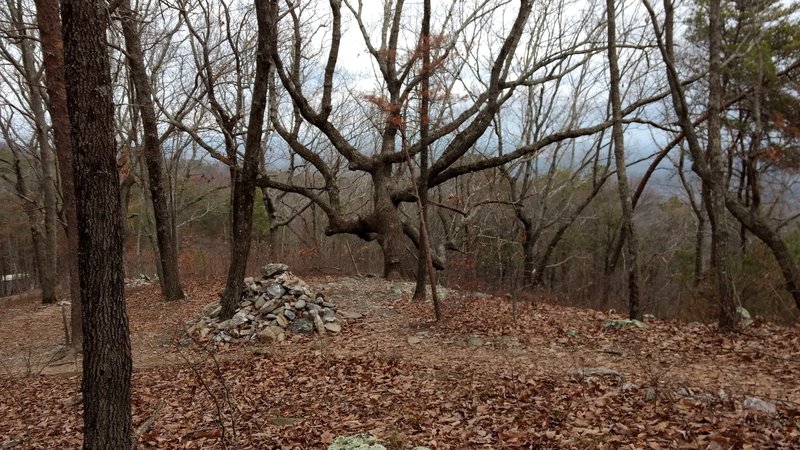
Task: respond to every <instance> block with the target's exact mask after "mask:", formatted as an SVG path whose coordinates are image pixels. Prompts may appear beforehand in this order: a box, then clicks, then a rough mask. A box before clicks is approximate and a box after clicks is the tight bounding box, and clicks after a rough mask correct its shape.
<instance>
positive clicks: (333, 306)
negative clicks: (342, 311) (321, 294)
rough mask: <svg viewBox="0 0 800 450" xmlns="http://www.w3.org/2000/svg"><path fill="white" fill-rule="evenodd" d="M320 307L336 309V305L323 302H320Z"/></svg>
mask: <svg viewBox="0 0 800 450" xmlns="http://www.w3.org/2000/svg"><path fill="white" fill-rule="evenodd" d="M322 306H324V307H325V308H336V305H334V304H333V303H331V302H326V301H325V300H323V301H322Z"/></svg>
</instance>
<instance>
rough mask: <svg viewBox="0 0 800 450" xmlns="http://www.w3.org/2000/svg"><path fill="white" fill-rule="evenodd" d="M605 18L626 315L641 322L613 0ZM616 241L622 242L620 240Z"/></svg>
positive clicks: (639, 280) (609, 4) (636, 255)
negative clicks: (624, 256)
mask: <svg viewBox="0 0 800 450" xmlns="http://www.w3.org/2000/svg"><path fill="white" fill-rule="evenodd" d="M606 12H607V16H608V66H609V73H610V88H609V99H610V101H611V113H612V118H613V120H614V124H613V126H612V130H611V134H612V138H613V140H614V159H615V162H616V168H617V188H618V191H619V199H620V205H621V206H622V232H621V235H623V236H625V237H626V238H627V240H626V250H627V261H626V262H627V265H628V309H629V311H628V314H629V316H630V318H631V319H636V320H642V310H641V305H640V303H641V298H640V297H641V294H640V285H641V275H640V273H639V241H638V240H637V238H636V227H635V226H634V223H633V204H632V202H631V195H630V189H629V188H628V174H627V167H626V166H625V137H624V132H623V129H622V100H621V99H620V86H619V85H620V73H619V60H618V58H617V25H616V11H615V8H614V0H606ZM620 239H623V238H622V237H620Z"/></svg>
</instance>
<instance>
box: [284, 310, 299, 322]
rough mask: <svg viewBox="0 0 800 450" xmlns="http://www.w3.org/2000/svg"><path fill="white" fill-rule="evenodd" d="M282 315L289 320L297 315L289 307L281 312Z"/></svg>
mask: <svg viewBox="0 0 800 450" xmlns="http://www.w3.org/2000/svg"><path fill="white" fill-rule="evenodd" d="M283 315H284V316H285V317H286V318H287V319H289V320H294V319H295V318H296V317H297V315H295V313H294V311H292V310H291V309H287V310H285V311H284V312H283Z"/></svg>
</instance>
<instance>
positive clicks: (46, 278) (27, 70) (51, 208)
mask: <svg viewBox="0 0 800 450" xmlns="http://www.w3.org/2000/svg"><path fill="white" fill-rule="evenodd" d="M11 14H13V16H14V26H15V27H16V31H17V33H18V34H19V36H20V37H21V41H20V45H19V49H20V51H21V53H22V55H21V56H22V68H23V71H24V76H25V80H26V81H27V84H28V92H29V96H28V103H29V105H30V108H31V113H32V114H33V121H34V124H35V126H36V130H35V131H36V140H37V142H38V144H39V163H40V166H41V170H42V182H41V192H42V200H43V206H44V208H43V209H44V229H43V230H42V236H41V255H40V256H41V259H40V260H39V261H38V264H39V274H40V276H39V278H40V284H41V286H40V287H41V289H42V303H44V304H51V303H55V302H56V272H57V270H56V250H57V240H56V236H57V231H58V227H57V225H56V221H57V219H58V212H57V205H56V191H55V188H56V186H55V182H54V180H53V170H54V167H53V149H52V147H51V146H50V136H49V126H48V124H47V119H46V117H45V104H44V101H45V96H44V92H43V91H42V88H41V75H40V74H39V72H38V70H37V67H36V63H35V60H34V58H35V55H34V48H33V45H34V41H33V39H32V38H28V29H27V27H26V25H25V24H24V23H23V18H22V11H20V10H16V8H15V10H12V11H11Z"/></svg>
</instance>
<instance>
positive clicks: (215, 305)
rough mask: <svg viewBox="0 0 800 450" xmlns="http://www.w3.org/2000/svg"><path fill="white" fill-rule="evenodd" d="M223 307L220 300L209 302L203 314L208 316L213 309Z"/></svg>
mask: <svg viewBox="0 0 800 450" xmlns="http://www.w3.org/2000/svg"><path fill="white" fill-rule="evenodd" d="M221 307H222V306H220V304H219V302H211V303H209V304H207V305H206V306H205V307H204V308H203V315H204V316H207V315H209V314H211V311H213V310H215V309H216V308H221Z"/></svg>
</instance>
